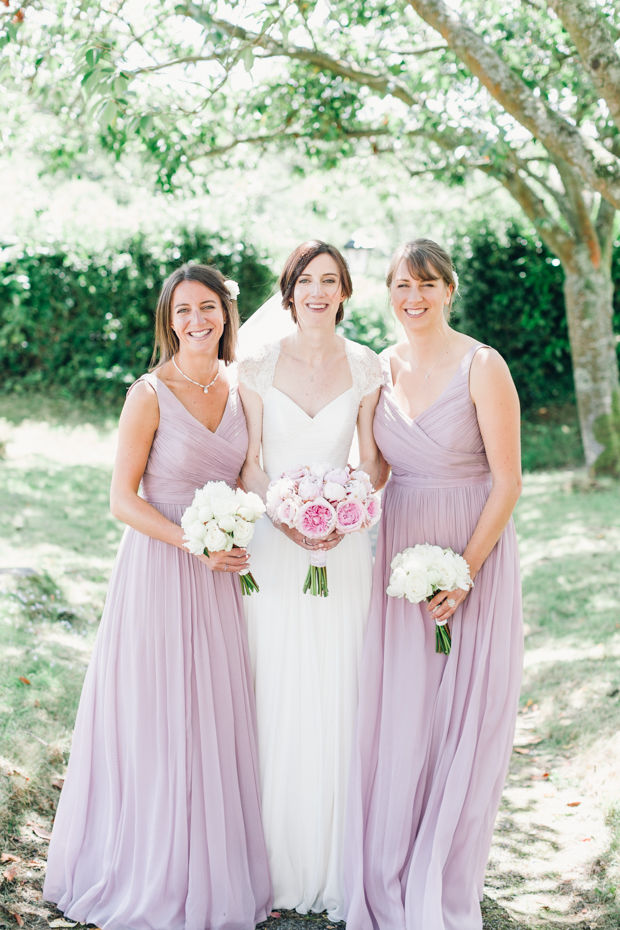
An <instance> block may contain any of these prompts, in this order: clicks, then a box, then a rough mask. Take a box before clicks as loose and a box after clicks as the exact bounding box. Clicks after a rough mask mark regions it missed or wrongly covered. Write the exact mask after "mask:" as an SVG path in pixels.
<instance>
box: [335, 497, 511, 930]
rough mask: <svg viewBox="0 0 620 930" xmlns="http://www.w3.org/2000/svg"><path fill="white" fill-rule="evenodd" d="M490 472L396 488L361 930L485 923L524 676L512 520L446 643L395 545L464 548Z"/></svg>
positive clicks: (351, 890)
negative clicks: (395, 592) (404, 589)
mask: <svg viewBox="0 0 620 930" xmlns="http://www.w3.org/2000/svg"><path fill="white" fill-rule="evenodd" d="M489 489H490V488H489V485H488V484H476V485H469V486H462V487H452V488H443V489H414V488H411V487H406V486H399V485H398V484H397V483H396V482H394V481H390V483H389V484H388V486H387V489H386V492H385V494H384V501H383V518H382V526H381V531H380V534H379V541H378V546H377V556H376V561H375V568H374V583H373V593H372V600H371V607H370V612H369V622H368V634H367V638H366V644H365V648H364V656H363V661H362V672H361V677H360V710H359V717H358V723H357V734H356V743H355V750H354V761H353V770H352V778H351V790H350V799H349V812H348V823H347V838H346V849H345V875H346V886H347V898H348V914H347V925H348V928H349V930H481V928H482V918H481V914H480V905H479V902H480V900H481V899H482V893H483V882H484V870H485V866H486V862H487V857H488V854H489V848H490V844H491V838H492V832H493V825H494V820H495V815H496V812H497V808H498V806H499V802H500V797H501V792H502V788H503V784H504V779H505V776H506V771H507V768H508V762H509V758H510V753H511V748H512V740H513V734H514V726H515V719H516V711H517V702H518V696H519V688H520V682H521V668H522V656H523V632H522V614H521V585H520V575H519V562H518V552H517V544H516V537H515V531H514V526H513V524H512V521H510V523H509V524H508V526H507V527H506V529H505V531H504V532H503V534H502V536H501V537H500V539H499V541H498V543H497V545H496V546H495V548H494V549H493V551H492V552H491V554H490V555H489V557H488V559H487V560H486V562H485V563H484V565H483V567H482V569H481V571H480V572H479V573H478V576H477V578H476V584H475V587H474V588H473V590H472V591H471V592H470V594H469V595H468V597H467V598H466V600H465V601H464V603H463V605H462V606H461V607H459V608H458V609H457V611H456V612H455V614H454V616H453V618H452V619H451V621H450V626H451V630H452V651H451V653H450V655H449V656H447V657H446V656H443V655H438V654H437V653H436V652H435V624H434V621H433V619H432V617H431V616H430V615H429V613H428V612H427V611H426V604H425V603H422V604H410V603H409V602H408V601H407V600H405V599H397V598H392V597H387V595H386V594H385V589H386V587H387V584H388V580H389V576H390V561H391V560H392V558H393V557H394V555H395V554H396V553H397V552H399V551H401V550H402V549H404V548H406V547H407V546H412V545H415V544H416V543H418V542H429V543H433V544H436V545H440V546H442V547H448V546H450V547H451V548H452V549H454V550H455V551H456V552H463V550H464V548H465V546H466V544H467V541H468V540H469V538H470V536H471V534H472V532H473V530H474V528H475V526H476V523H477V522H478V519H479V516H480V513H481V512H482V509H483V507H484V505H485V503H486V500H487V498H488V494H489Z"/></svg>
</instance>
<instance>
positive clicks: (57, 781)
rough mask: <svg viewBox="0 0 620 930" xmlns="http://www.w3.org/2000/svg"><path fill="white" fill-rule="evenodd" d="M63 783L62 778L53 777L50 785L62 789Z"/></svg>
mask: <svg viewBox="0 0 620 930" xmlns="http://www.w3.org/2000/svg"><path fill="white" fill-rule="evenodd" d="M64 783H65V780H64V778H54V779H53V781H52V787H54V788H58V790H59V791H62V789H63V785H64Z"/></svg>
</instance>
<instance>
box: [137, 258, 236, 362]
mask: <svg viewBox="0 0 620 930" xmlns="http://www.w3.org/2000/svg"><path fill="white" fill-rule="evenodd" d="M182 281H198V282H199V283H200V284H204V286H205V287H208V288H209V290H210V291H213V293H214V294H217V296H218V297H219V298H220V300H221V302H222V309H223V311H224V323H225V326H224V332H223V333H222V337H221V339H220V342H219V346H218V350H217V357H218V358H221V359H222V360H223V361H224V362H225V364H226V365H230V363H231V362H234V360H235V346H236V344H237V332H238V331H239V311H238V310H237V301H236V300H233V299H232V297H231V296H230V294H229V293H228V290H227V289H226V287H225V284H224V282H225V281H226V278H225V277H224V275H223V274H222V272H221V271H218V269H217V268H214V267H213V266H212V265H181V267H180V268H177V269H175V271H173V272H172V274H171V275H168V277H167V278H166V280H165V281H164V283H163V284H162V288H161V291H160V294H159V300H158V301H157V310H156V311H155V346H154V348H153V355H152V358H151V366H150V368H149V371H153V369H154V368H160V367H161V365H163V364H164V362H167V361H169V360H170V359H171V358H172V357H173V356H174V355H176V354H177V352H178V351H179V339H178V337H177V334H176V333H175V331H174V330H173V328H172V325H171V320H170V316H171V312H172V295H173V294H174V291H175V288H176V287H177V286H178V285H179V284H181V282H182Z"/></svg>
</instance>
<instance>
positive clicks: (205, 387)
mask: <svg viewBox="0 0 620 930" xmlns="http://www.w3.org/2000/svg"><path fill="white" fill-rule="evenodd" d="M172 364H173V365H174V367H175V368H176V370H177V371H178V373H179V374H180V375H182V376H183V377H184V378H185V380H186V381H191V383H192V384H196V385H197V386H198V387H200V388H202V393H203V394H208V393H209V388H210V387H213V385H214V384H215V382H216V381H217V379H218V378H219V376H220V367H219V365H218V367H217V374H216V376H215V378H214V379H213V381H210V382H209V384H201V383H200V381H193V380H192V378H188V377H187V375H186V374H184V372H182V371H181V369H180V368H179V366H178V365H177V360H176V358H175V356H174V355H173V356H172Z"/></svg>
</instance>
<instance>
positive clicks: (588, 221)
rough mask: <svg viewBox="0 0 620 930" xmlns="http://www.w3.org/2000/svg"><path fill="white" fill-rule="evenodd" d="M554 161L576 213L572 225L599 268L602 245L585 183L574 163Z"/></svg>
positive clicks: (557, 159)
mask: <svg viewBox="0 0 620 930" xmlns="http://www.w3.org/2000/svg"><path fill="white" fill-rule="evenodd" d="M554 161H555V166H556V168H557V169H558V171H559V173H560V177H561V178H562V184H563V185H564V190H565V191H566V196H567V197H568V200H569V202H570V204H571V207H572V212H573V214H574V218H573V222H572V224H571V225H572V226H573V228H574V229H575V232H576V233H577V236H578V237H579V238H580V239H582V240H584V241H585V242H587V244H588V248H589V250H590V259H591V260H592V264H593V265H594V267H595V268H598V267H599V265H600V263H601V245H600V242H599V238H598V236H597V234H596V229H595V228H594V223H593V222H592V217H591V216H590V211H589V209H588V205H587V204H586V201H585V198H584V196H583V185H582V184H581V182H580V178H579V177H578V175H577V172H576V171H575V169H574V168H573V167H572V165H569V164H568V163H567V162H565V161H564V159H562V158H556V159H554ZM612 209H613V207H612Z"/></svg>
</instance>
